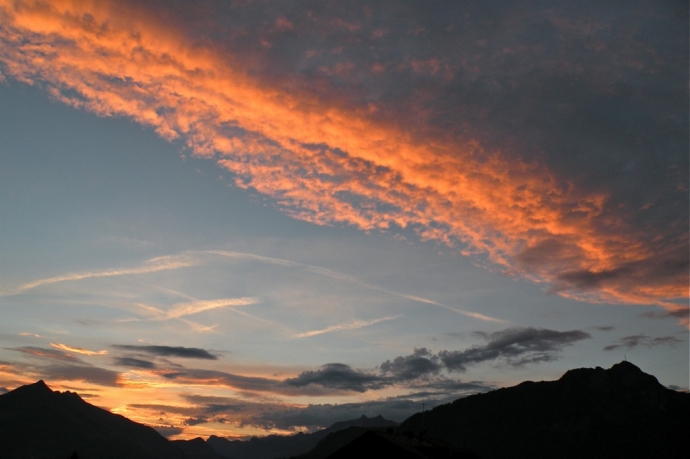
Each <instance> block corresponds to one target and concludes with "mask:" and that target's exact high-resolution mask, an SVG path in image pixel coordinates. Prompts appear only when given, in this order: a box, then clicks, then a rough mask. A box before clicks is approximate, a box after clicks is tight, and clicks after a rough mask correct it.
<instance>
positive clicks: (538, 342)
mask: <svg viewBox="0 0 690 459" xmlns="http://www.w3.org/2000/svg"><path fill="white" fill-rule="evenodd" d="M480 335H481V336H484V337H485V339H488V340H489V342H488V343H487V344H486V345H484V346H476V347H472V348H469V349H466V350H463V351H441V352H439V353H438V356H439V357H440V359H441V361H442V362H443V364H444V365H445V366H446V368H447V369H448V370H450V371H465V370H466V369H467V368H466V367H467V366H469V365H472V364H476V363H481V362H485V361H490V360H496V359H503V360H505V361H506V362H507V363H508V364H510V365H515V366H520V365H525V364H528V363H538V362H546V361H550V360H554V359H556V358H557V357H558V353H559V352H560V351H561V350H562V349H563V348H564V347H565V346H569V345H571V344H574V343H575V342H577V341H581V340H583V339H587V338H591V336H590V335H589V334H588V333H585V332H583V331H580V330H571V331H565V332H560V331H555V330H547V329H543V328H542V329H537V328H512V329H507V330H503V331H499V332H495V333H491V334H488V335H487V334H483V333H482V334H480Z"/></svg>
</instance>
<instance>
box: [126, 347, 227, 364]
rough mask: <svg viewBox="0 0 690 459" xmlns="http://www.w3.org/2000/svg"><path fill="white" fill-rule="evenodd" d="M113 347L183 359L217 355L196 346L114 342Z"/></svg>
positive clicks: (209, 357) (206, 357)
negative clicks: (142, 344) (136, 344)
mask: <svg viewBox="0 0 690 459" xmlns="http://www.w3.org/2000/svg"><path fill="white" fill-rule="evenodd" d="M113 347H114V348H116V349H122V350H124V351H132V352H143V353H145V354H151V355H158V356H161V357H179V358H183V359H206V360H217V359H218V357H217V356H215V355H213V354H211V353H210V352H208V351H207V350H205V349H199V348H196V347H182V346H133V345H127V344H114V345H113Z"/></svg>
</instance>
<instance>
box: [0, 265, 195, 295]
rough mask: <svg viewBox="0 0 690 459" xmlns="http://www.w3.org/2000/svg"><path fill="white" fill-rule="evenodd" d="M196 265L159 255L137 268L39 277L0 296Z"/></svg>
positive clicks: (1, 293)
mask: <svg viewBox="0 0 690 459" xmlns="http://www.w3.org/2000/svg"><path fill="white" fill-rule="evenodd" d="M190 266H194V263H193V262H192V261H191V260H187V259H184V258H182V257H157V258H152V259H150V260H148V261H147V262H146V263H144V264H143V265H142V266H138V267H135V268H123V269H110V270H105V271H87V272H82V273H73V274H65V275H63V276H55V277H49V278H46V279H39V280H36V281H33V282H29V283H26V284H22V285H20V286H19V287H17V288H16V289H14V290H13V291H9V292H0V296H5V295H18V294H20V293H24V292H26V291H27V290H32V289H35V288H38V287H42V286H44V285H50V284H56V283H59V282H68V281H78V280H83V279H91V278H98V277H114V276H131V275H137V274H149V273H155V272H159V271H168V270H174V269H181V268H187V267H190Z"/></svg>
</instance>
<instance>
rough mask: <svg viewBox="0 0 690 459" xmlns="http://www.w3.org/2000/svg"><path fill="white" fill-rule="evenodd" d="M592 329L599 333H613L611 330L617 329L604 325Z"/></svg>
mask: <svg viewBox="0 0 690 459" xmlns="http://www.w3.org/2000/svg"><path fill="white" fill-rule="evenodd" d="M592 328H594V329H595V330H599V331H611V330H613V329H614V328H616V327H613V326H611V325H603V326H600V327H592Z"/></svg>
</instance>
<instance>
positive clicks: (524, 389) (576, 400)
mask: <svg viewBox="0 0 690 459" xmlns="http://www.w3.org/2000/svg"><path fill="white" fill-rule="evenodd" d="M399 431H400V432H410V433H413V434H417V435H418V434H420V433H421V432H424V433H425V435H426V437H427V438H438V439H441V440H444V441H446V442H448V443H450V444H452V445H453V446H455V447H456V448H460V449H465V450H470V451H474V452H476V453H478V455H479V456H480V457H481V458H484V459H492V458H506V457H511V458H522V457H524V458H527V457H529V458H555V457H557V458H566V459H567V458H585V457H587V458H590V457H602V458H626V459H630V458H649V457H663V458H667V459H671V458H688V457H690V441H688V432H690V394H687V393H680V392H676V391H673V390H670V389H667V388H665V387H664V386H662V385H661V384H659V382H658V381H657V379H656V378H655V377H654V376H651V375H648V374H646V373H644V372H642V371H641V370H640V369H639V368H638V367H636V366H635V365H633V364H632V363H630V362H627V361H626V362H620V363H618V364H616V365H614V366H612V367H611V368H610V369H608V370H605V369H603V368H599V367H597V368H581V369H576V370H570V371H568V372H567V373H565V374H564V375H563V376H562V377H561V378H560V379H559V380H557V381H547V382H544V381H542V382H530V381H527V382H523V383H521V384H518V385H517V386H514V387H509V388H505V389H498V390H495V391H491V392H487V393H484V394H477V395H471V396H469V397H466V398H462V399H459V400H456V401H454V402H452V403H449V404H446V405H441V406H438V407H436V408H434V409H433V410H430V411H428V412H426V413H417V414H415V415H413V416H411V417H410V418H408V419H407V420H406V421H404V422H403V423H402V424H401V426H400V427H399Z"/></svg>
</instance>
